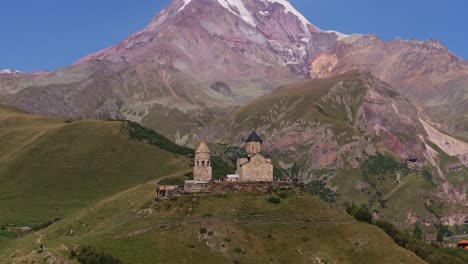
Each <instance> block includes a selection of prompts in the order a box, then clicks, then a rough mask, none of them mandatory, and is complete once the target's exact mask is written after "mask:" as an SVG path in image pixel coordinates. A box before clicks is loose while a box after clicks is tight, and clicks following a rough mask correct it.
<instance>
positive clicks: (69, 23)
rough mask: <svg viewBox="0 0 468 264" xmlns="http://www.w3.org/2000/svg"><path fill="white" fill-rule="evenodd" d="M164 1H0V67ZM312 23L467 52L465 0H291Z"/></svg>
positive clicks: (88, 38)
mask: <svg viewBox="0 0 468 264" xmlns="http://www.w3.org/2000/svg"><path fill="white" fill-rule="evenodd" d="M169 2H170V0H136V1H129V0H79V1H69V0H14V1H2V4H1V7H0V28H1V30H0V33H1V34H0V36H1V38H0V69H2V68H14V69H19V70H22V71H36V70H38V69H49V70H53V69H56V68H58V67H61V66H66V65H69V64H71V63H73V62H75V61H76V60H77V59H79V58H81V57H83V56H85V55H87V54H89V53H91V52H94V51H97V50H100V49H102V48H105V47H107V46H109V45H112V44H114V43H116V42H118V41H120V40H122V39H124V38H125V37H126V36H128V35H129V34H131V33H133V32H135V31H137V30H139V29H141V28H143V27H145V26H146V25H147V23H148V22H149V21H150V20H151V18H152V17H153V16H154V15H155V14H156V13H157V12H158V11H159V10H160V9H162V8H163V7H164V6H166V5H167V4H168V3H169ZM290 2H292V4H293V5H294V6H295V7H296V8H297V9H298V10H299V11H300V12H302V13H303V14H304V15H305V16H306V17H307V18H308V19H309V20H310V21H311V22H312V23H313V24H315V25H316V26H318V27H320V28H322V29H334V30H338V31H341V32H343V33H353V32H355V33H375V34H376V35H377V36H379V37H381V38H383V39H385V40H390V39H394V38H396V37H401V38H405V39H408V38H416V39H419V40H424V39H427V38H434V39H438V40H440V41H442V42H443V43H444V44H445V45H446V46H447V47H448V48H449V49H450V50H451V51H452V52H454V53H455V54H457V55H458V56H460V57H462V58H464V59H467V58H468V1H465V0H445V1H436V0H392V1H377V0H290Z"/></svg>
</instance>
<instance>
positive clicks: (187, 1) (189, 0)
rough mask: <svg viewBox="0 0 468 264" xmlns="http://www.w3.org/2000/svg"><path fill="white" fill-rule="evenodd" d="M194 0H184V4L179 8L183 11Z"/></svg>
mask: <svg viewBox="0 0 468 264" xmlns="http://www.w3.org/2000/svg"><path fill="white" fill-rule="evenodd" d="M190 2H192V0H184V5H183V6H182V7H181V8H180V9H179V11H182V10H183V9H184V8H185V7H186V6H187V5H188V4H190Z"/></svg>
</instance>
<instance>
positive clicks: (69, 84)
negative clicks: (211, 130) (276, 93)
mask: <svg viewBox="0 0 468 264" xmlns="http://www.w3.org/2000/svg"><path fill="white" fill-rule="evenodd" d="M343 37H344V35H342V34H340V33H337V32H324V31H321V30H319V29H317V28H316V27H315V26H313V25H312V24H310V22H308V21H307V19H305V18H304V17H303V16H302V15H301V14H300V13H299V12H297V10H295V9H294V8H293V7H292V6H291V5H290V4H289V2H287V1H284V0H281V1H280V0H275V1H273V0H272V1H264V0H249V1H247V0H245V1H225V0H223V1H218V0H193V1H182V0H174V1H173V2H172V3H171V4H170V5H169V6H168V7H166V8H165V9H164V10H162V11H161V13H159V14H158V15H157V16H156V17H155V18H154V19H153V20H152V21H151V23H150V24H149V25H148V26H147V27H146V28H145V29H143V30H141V31H140V32H137V33H136V34H133V35H131V36H129V37H128V38H127V39H125V40H124V41H122V42H120V43H118V44H116V45H114V46H112V47H109V48H107V49H105V50H103V51H100V52H97V53H95V54H92V55H89V56H87V57H85V58H83V59H81V60H80V61H79V62H77V63H76V64H75V65H72V66H69V67H65V68H62V69H59V70H57V71H55V72H53V73H49V74H46V75H44V76H43V75H41V76H37V77H35V78H19V79H18V78H16V77H15V78H13V79H12V77H11V76H9V77H8V78H7V77H5V78H3V77H2V76H0V94H2V95H3V102H4V103H6V104H9V105H13V106H16V107H19V108H22V109H25V110H27V111H30V112H34V113H39V114H46V115H63V116H69V117H74V118H107V117H111V118H127V119H132V120H136V121H140V122H142V123H144V124H145V125H148V126H150V127H152V128H156V127H160V125H161V123H160V120H161V119H168V120H181V119H183V120H186V121H185V122H184V123H190V124H195V125H189V126H188V127H181V128H176V127H175V126H176V124H171V125H172V127H173V128H171V129H167V130H166V131H163V132H164V133H165V134H166V135H168V136H170V137H171V138H172V139H178V136H177V135H180V134H182V135H181V136H180V137H182V138H183V137H184V136H190V134H191V133H193V131H194V127H197V126H198V127H199V123H204V122H205V121H200V120H205V119H206V118H205V117H210V116H213V113H215V112H216V111H210V110H207V108H210V107H218V106H224V107H229V106H231V105H233V104H241V103H244V102H246V101H249V100H251V99H253V98H256V97H258V96H261V95H263V94H266V93H268V92H269V91H271V90H272V89H274V88H276V87H277V86H278V85H280V84H282V83H286V82H290V81H291V80H297V79H301V78H305V77H306V76H307V75H308V60H309V59H310V58H312V57H314V56H315V55H316V54H318V53H320V52H322V51H324V50H326V49H328V48H330V47H331V46H332V45H333V44H334V43H336V41H337V40H338V39H340V38H343ZM216 84H221V85H222V86H223V87H227V88H226V89H227V90H228V91H229V93H220V92H219V91H217V89H216V88H213V87H215V86H216ZM187 98H190V100H188V99H187ZM0 100H2V99H1V98H0ZM200 109H203V111H199V110H200ZM205 110H207V111H205ZM222 112H223V110H221V113H222ZM167 116H169V118H164V117H167ZM181 116H182V118H181ZM215 117H216V116H215ZM166 122H167V120H166ZM179 125H180V124H179Z"/></svg>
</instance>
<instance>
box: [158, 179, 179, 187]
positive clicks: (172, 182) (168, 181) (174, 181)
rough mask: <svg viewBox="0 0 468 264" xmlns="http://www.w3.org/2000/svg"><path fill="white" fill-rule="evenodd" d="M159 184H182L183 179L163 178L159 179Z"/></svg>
mask: <svg viewBox="0 0 468 264" xmlns="http://www.w3.org/2000/svg"><path fill="white" fill-rule="evenodd" d="M158 184H159V185H184V181H183V180H181V179H178V178H172V177H169V178H164V179H162V180H160V181H159V183H158Z"/></svg>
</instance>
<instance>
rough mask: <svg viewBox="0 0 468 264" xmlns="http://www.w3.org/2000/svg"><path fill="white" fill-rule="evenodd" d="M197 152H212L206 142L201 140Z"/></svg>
mask: <svg viewBox="0 0 468 264" xmlns="http://www.w3.org/2000/svg"><path fill="white" fill-rule="evenodd" d="M195 153H211V152H210V149H209V148H208V146H207V145H206V143H205V142H204V141H202V142H200V145H198V148H197V150H196V151H195Z"/></svg>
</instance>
